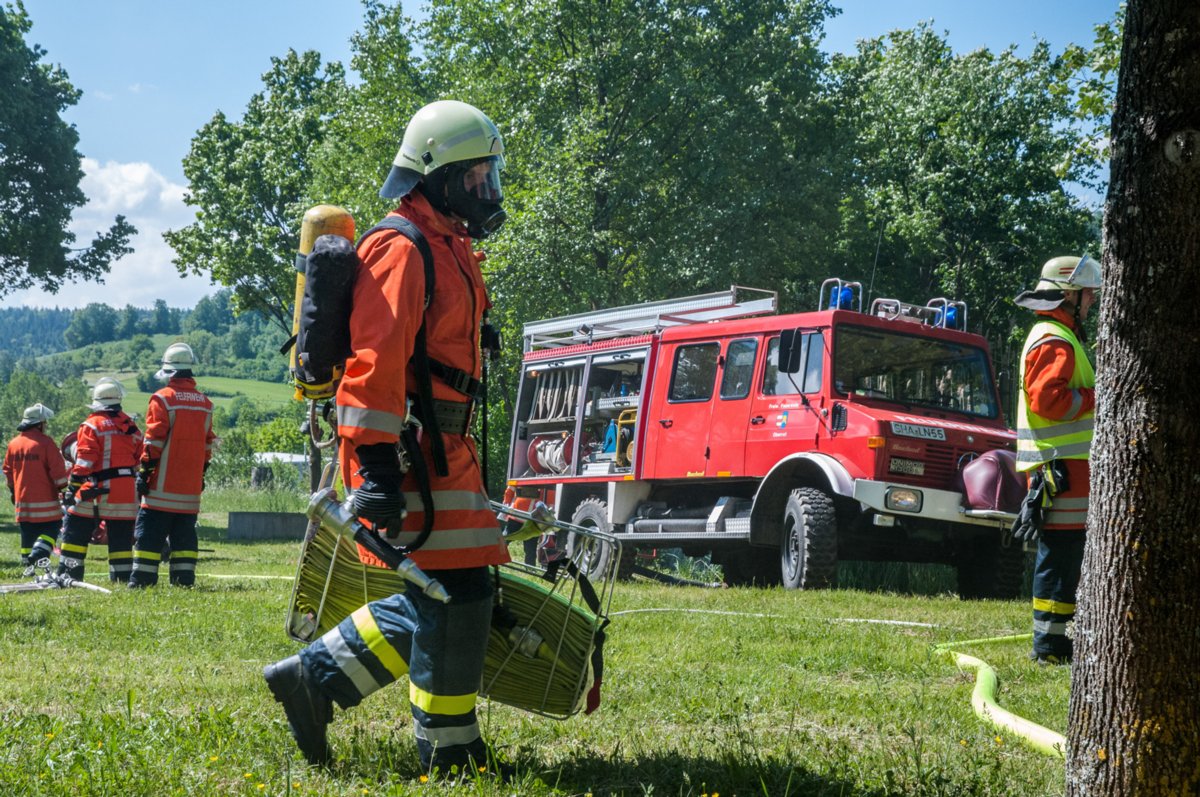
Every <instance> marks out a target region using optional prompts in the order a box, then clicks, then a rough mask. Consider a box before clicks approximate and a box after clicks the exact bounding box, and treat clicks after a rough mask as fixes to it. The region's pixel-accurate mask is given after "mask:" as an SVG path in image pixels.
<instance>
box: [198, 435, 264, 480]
mask: <svg viewBox="0 0 1200 797" xmlns="http://www.w3.org/2000/svg"><path fill="white" fill-rule="evenodd" d="M253 467H254V447H253V446H252V445H251V443H250V434H249V433H248V432H246V431H244V430H242V429H231V430H229V431H227V432H225V433H223V434H222V435H221V437H220V440H219V441H218V444H217V447H216V450H214V451H213V457H212V461H211V464H210V465H209V468H208V473H207V474H206V475H205V481H206V482H208V483H211V484H212V485H213V486H219V485H238V484H247V483H249V480H250V469H251V468H253Z"/></svg>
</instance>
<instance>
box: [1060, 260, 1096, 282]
mask: <svg viewBox="0 0 1200 797" xmlns="http://www.w3.org/2000/svg"><path fill="white" fill-rule="evenodd" d="M1100 283H1101V277H1100V264H1099V263H1098V262H1096V261H1095V260H1093V259H1092V258H1090V257H1088V256H1087V255H1084V256H1083V257H1081V258H1079V265H1077V266H1075V270H1074V271H1072V272H1071V276H1069V277H1067V284H1069V285H1072V286H1074V287H1076V288H1099V287H1100Z"/></svg>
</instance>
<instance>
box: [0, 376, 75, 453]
mask: <svg viewBox="0 0 1200 797" xmlns="http://www.w3.org/2000/svg"><path fill="white" fill-rule="evenodd" d="M87 395H88V394H87V390H86V389H85V387H84V385H83V383H82V382H80V381H69V382H67V383H65V384H61V385H60V384H55V383H53V382H50V381H49V380H47V379H46V378H45V377H44V376H42V375H40V374H37V373H31V372H29V371H24V370H17V371H14V372H13V373H12V376H11V378H10V379H9V380H8V381H7V383H5V384H3V385H0V430H3V432H2V433H3V434H4V435H6V437H5V438H4V439H5V440H7V439H8V438H11V437H12V436H13V435H14V434H16V428H17V424H19V423H20V422H21V416H22V414H23V413H24V412H25V408H26V407H30V406H33V405H34V404H37V403H39V402H40V403H42V404H45V405H46V406H47V407H49V408H50V409H52V410H54V417H53V418H51V419H50V421H49V423H47V424H46V434H48V435H50V436H51V437H53V438H54V439H55V440H61V439H62V438H63V437H65V436H66V435H67V434H68V433H69V432H73V431H75V429H77V428H78V427H79V424H80V422H81V421H82V420H83V418H84V417H85V416H86V415H87V411H86V409H83V405H84V404H85V403H86V401H87Z"/></svg>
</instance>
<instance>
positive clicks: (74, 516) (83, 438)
mask: <svg viewBox="0 0 1200 797" xmlns="http://www.w3.org/2000/svg"><path fill="white" fill-rule="evenodd" d="M124 397H125V388H123V387H122V386H121V383H120V382H118V381H117V380H115V379H112V378H111V377H103V378H101V379H100V380H98V381H97V382H96V385H95V386H94V387H93V389H92V403H91V405H90V407H89V409H91V410H92V414H91V415H89V416H88V417H87V418H86V419H85V420H84V422H83V424H82V425H80V427H79V433H78V437H77V438H76V441H75V462H74V464H73V465H72V466H71V472H70V477H69V482H68V484H67V488H68V490H69V492H68V494H67V498H66V503H67V504H68V508H67V523H66V528H65V529H64V531H63V541H62V546H61V553H60V555H59V562H58V572H59V573H60V574H61V573H65V574H66V575H68V576H70V577H71V578H73V579H75V580H76V581H82V580H83V566H84V560H85V559H86V558H87V552H88V543H89V541H90V540H91V538H92V533H93V532H94V531H95V530H96V528H97V527H98V526H99V525H100V522H101V521H104V524H105V526H106V527H107V529H108V577H109V580H111V581H113V582H116V583H121V584H123V583H125V581H126V580H127V579H128V578H129V572H130V569H131V565H132V556H133V551H132V548H133V521H134V518H135V517H136V516H137V497H136V496H135V495H134V476H135V474H136V468H137V462H138V457H139V456H140V455H141V451H142V433H141V430H139V429H138V427H137V424H136V423H134V422H133V419H132V418H130V417H129V416H128V415H126V414H125V413H124V412H123V411H122V410H121V401H122V399H124Z"/></svg>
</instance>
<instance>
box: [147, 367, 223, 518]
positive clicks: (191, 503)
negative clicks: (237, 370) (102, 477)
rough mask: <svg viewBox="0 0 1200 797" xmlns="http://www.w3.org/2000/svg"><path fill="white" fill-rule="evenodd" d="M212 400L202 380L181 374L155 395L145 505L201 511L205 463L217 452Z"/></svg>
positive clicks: (149, 425) (149, 418) (149, 420)
mask: <svg viewBox="0 0 1200 797" xmlns="http://www.w3.org/2000/svg"><path fill="white" fill-rule="evenodd" d="M212 409H213V405H212V402H211V401H209V399H208V396H206V395H204V394H203V393H201V392H200V391H199V390H197V389H196V380H195V379H191V378H176V379H172V380H170V381H169V382H167V386H166V387H164V388H162V389H161V390H159V391H158V392H157V393H155V394H154V395H153V396H151V397H150V407H149V409H147V410H146V441H145V445H144V446H143V448H142V467H144V468H150V469H152V470H153V475H152V476H151V477H150V480H149V487H150V492H149V493H147V494H146V495H144V496H143V497H142V506H144V507H146V508H148V509H160V510H162V511H164V512H179V513H186V514H195V513H197V512H199V511H200V493H201V492H202V491H203V489H204V468H205V466H206V465H207V464H208V461H209V460H210V459H211V458H212V446H213V440H214V439H216V435H214V434H213V430H212Z"/></svg>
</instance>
